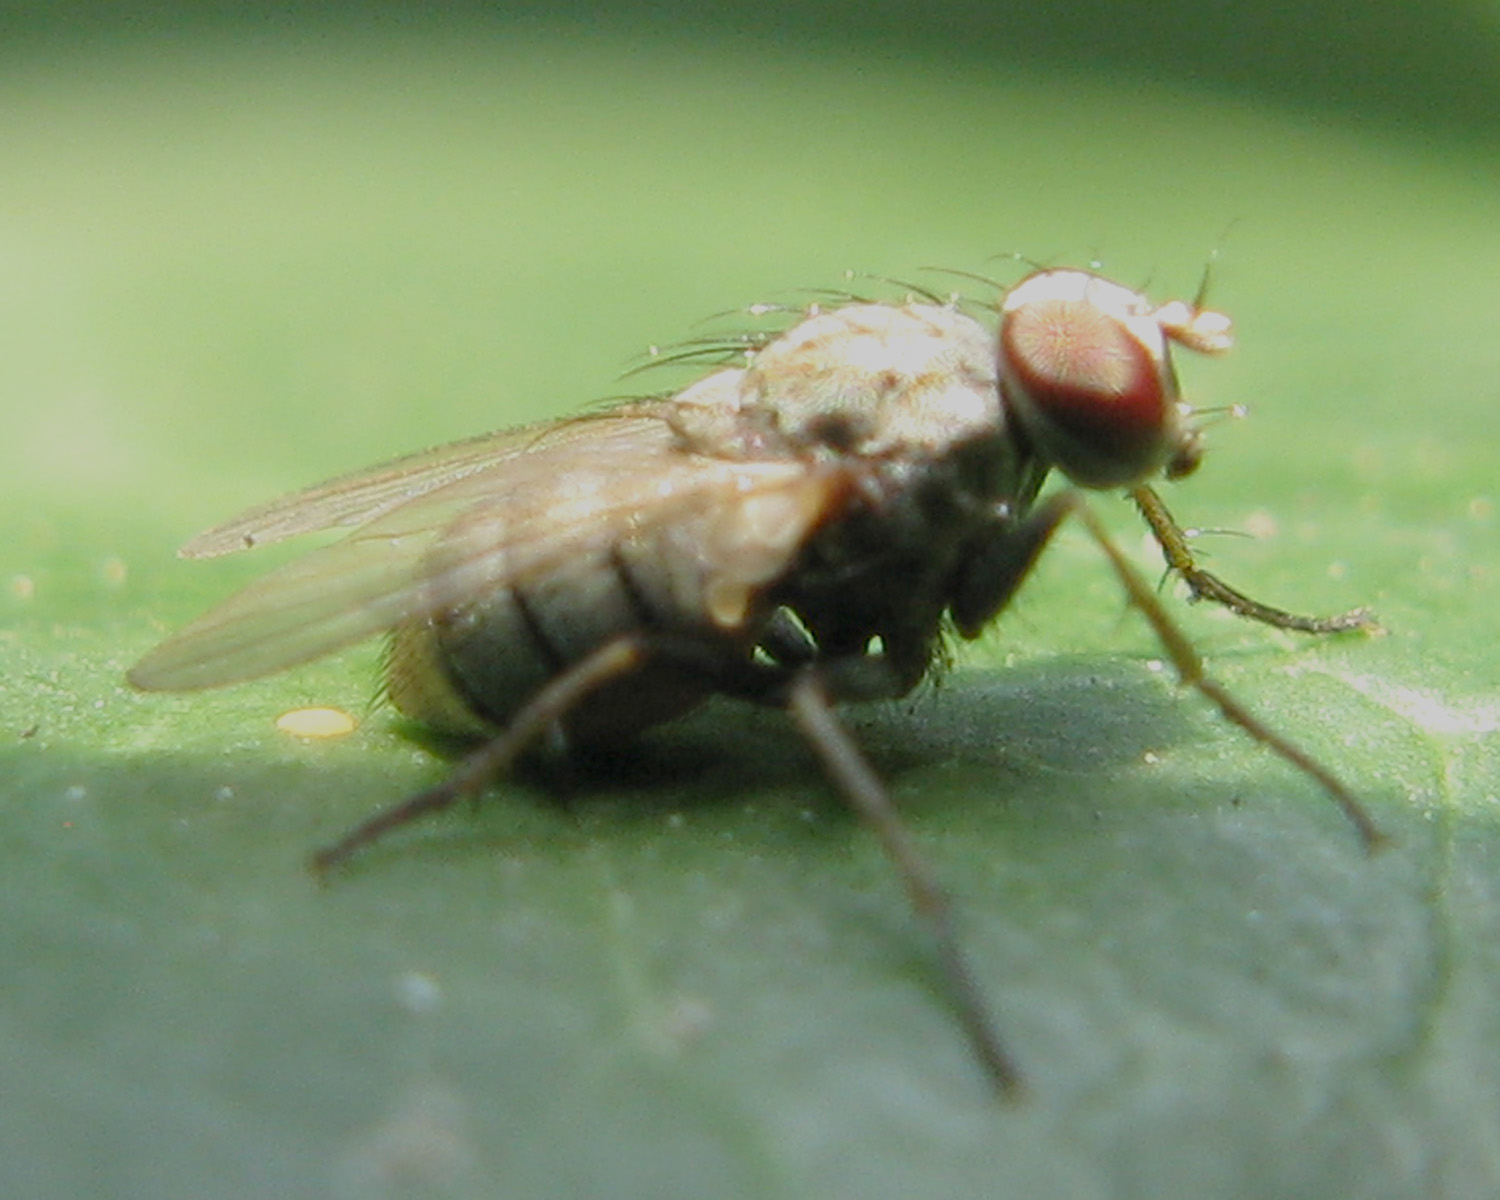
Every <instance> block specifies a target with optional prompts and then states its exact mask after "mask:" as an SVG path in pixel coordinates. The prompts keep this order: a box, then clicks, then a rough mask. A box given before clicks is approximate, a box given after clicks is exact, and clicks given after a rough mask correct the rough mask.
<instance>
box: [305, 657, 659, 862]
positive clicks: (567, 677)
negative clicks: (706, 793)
mask: <svg viewBox="0 0 1500 1200" xmlns="http://www.w3.org/2000/svg"><path fill="white" fill-rule="evenodd" d="M646 657H647V648H646V645H645V643H644V642H643V641H642V640H641V639H639V638H635V637H629V636H627V637H621V638H617V639H615V640H614V641H612V642H608V643H606V644H605V645H604V646H601V647H600V648H599V649H598V650H595V651H594V652H593V653H592V654H590V655H588V656H587V657H586V658H583V659H580V660H579V661H578V662H576V663H574V664H573V665H572V666H570V667H569V668H568V669H567V670H565V671H563V672H562V673H561V674H559V675H557V676H556V677H555V678H553V679H552V680H550V681H549V682H548V683H547V684H546V685H545V686H544V687H543V688H541V690H540V691H538V692H537V694H536V695H535V696H533V697H532V699H531V701H530V702H529V703H528V704H527V705H526V706H525V707H524V708H522V709H521V711H520V712H518V713H517V714H516V715H515V717H514V718H513V719H512V720H511V722H510V724H509V725H507V726H506V727H505V728H504V729H503V730H502V731H501V732H500V733H498V734H497V735H496V736H495V737H493V738H491V739H490V740H489V741H488V742H486V743H485V744H484V745H483V746H481V747H480V748H479V749H478V750H475V751H474V752H473V753H472V754H470V755H469V756H468V757H467V758H466V759H464V760H463V762H461V763H460V764H459V765H458V767H457V768H455V769H454V771H453V772H452V773H451V774H450V775H449V776H448V778H447V779H445V780H443V782H442V783H439V784H436V785H435V786H433V787H430V788H428V789H427V790H426V791H422V792H418V793H417V794H416V795H415V796H411V797H409V798H408V799H406V800H403V801H402V802H401V803H399V804H396V805H394V806H393V807H391V808H387V809H383V810H382V811H380V812H377V813H376V814H375V815H374V816H372V817H370V818H369V819H368V820H367V821H365V822H364V823H363V824H360V825H356V826H355V827H354V828H353V829H351V830H350V831H349V832H348V833H346V834H345V835H344V836H343V837H342V838H340V839H339V840H338V841H336V842H334V843H333V844H332V845H330V846H325V847H324V848H323V849H321V850H319V851H318V852H317V853H316V854H314V855H313V856H312V868H313V870H314V871H315V872H316V873H318V874H322V873H324V872H326V871H328V870H329V869H331V868H333V867H336V866H338V865H339V864H340V863H342V862H344V860H345V859H347V858H349V857H350V856H351V855H353V854H355V853H357V852H358V851H360V850H362V849H363V848H364V847H366V846H368V845H369V844H370V843H372V842H374V841H376V840H378V839H379V838H381V837H383V836H385V834H387V833H389V832H390V831H391V830H393V829H397V828H399V827H401V826H402V825H406V824H408V823H409V822H411V821H415V820H417V819H418V818H419V817H424V816H426V815H427V814H428V813H435V812H441V811H443V810H444V809H447V808H451V807H452V806H453V805H455V804H457V803H458V802H459V801H461V800H464V799H466V798H469V797H472V796H475V795H477V794H478V793H479V792H480V791H481V790H483V788H484V787H485V785H486V784H488V783H489V782H490V781H492V780H493V779H495V778H496V777H497V776H500V775H503V774H504V773H505V772H506V771H508V770H510V768H511V767H512V766H513V765H514V764H515V762H516V760H517V759H518V758H519V757H520V756H521V755H522V754H524V753H525V752H526V751H527V750H529V749H530V748H531V747H532V746H534V745H535V744H536V743H538V742H540V741H542V740H543V739H544V738H545V737H547V736H548V734H549V733H551V732H552V731H553V730H555V729H557V728H558V722H559V721H561V720H562V718H563V717H565V716H566V715H567V714H568V713H569V712H571V711H572V710H573V709H574V708H575V707H576V706H577V705H578V703H579V702H580V701H582V700H583V699H584V698H585V697H587V696H588V695H590V694H591V693H593V692H595V691H597V690H598V689H599V688H601V687H603V686H604V685H605V684H608V683H610V682H612V681H613V680H615V679H618V678H620V677H621V676H622V675H628V674H629V673H630V672H631V671H635V670H638V669H639V668H640V667H641V665H642V663H644V662H645V660H646Z"/></svg>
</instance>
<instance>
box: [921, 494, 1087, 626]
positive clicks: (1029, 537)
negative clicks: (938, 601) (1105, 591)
mask: <svg viewBox="0 0 1500 1200" xmlns="http://www.w3.org/2000/svg"><path fill="white" fill-rule="evenodd" d="M1072 507H1073V502H1072V493H1071V492H1060V493H1058V494H1057V495H1056V496H1053V497H1052V498H1051V499H1049V500H1047V501H1045V502H1043V503H1042V504H1040V505H1038V506H1037V507H1036V508H1035V509H1033V510H1032V511H1031V512H1030V513H1028V514H1027V515H1026V516H1025V517H1023V518H1021V519H1020V520H1016V521H1010V522H1007V523H1005V524H1002V525H999V526H997V528H996V531H995V533H994V534H993V535H992V536H991V538H990V540H989V543H988V544H987V545H985V546H983V547H981V548H980V549H979V550H978V551H977V552H976V553H975V555H974V557H973V558H971V559H970V560H969V562H968V563H967V564H966V565H965V567H964V570H963V574H962V575H961V576H960V577H959V579H958V582H957V584H956V585H955V587H954V589H953V596H952V599H951V600H950V601H949V612H950V613H951V614H952V616H953V624H954V625H955V626H956V627H957V629H958V632H959V633H960V634H962V635H963V636H964V637H966V638H972V637H977V636H978V635H979V632H980V631H981V630H982V629H983V628H984V627H985V626H986V625H988V624H989V623H990V621H992V620H993V619H994V618H995V617H996V616H998V615H999V614H1000V613H1001V612H1002V611H1003V610H1004V608H1005V606H1006V605H1007V604H1009V603H1010V602H1011V598H1012V597H1013V596H1015V594H1016V589H1017V588H1019V587H1020V586H1021V584H1022V583H1023V582H1024V581H1025V579H1026V576H1027V575H1028V574H1030V573H1031V568H1032V567H1034V566H1035V565H1036V560H1037V559H1038V558H1040V557H1041V553H1042V551H1043V550H1045V549H1046V548H1047V543H1048V542H1050V541H1051V540H1052V535H1053V534H1054V533H1056V532H1057V527H1058V526H1059V525H1060V524H1062V521H1063V518H1064V517H1066V516H1067V515H1068V513H1069V512H1071V511H1072Z"/></svg>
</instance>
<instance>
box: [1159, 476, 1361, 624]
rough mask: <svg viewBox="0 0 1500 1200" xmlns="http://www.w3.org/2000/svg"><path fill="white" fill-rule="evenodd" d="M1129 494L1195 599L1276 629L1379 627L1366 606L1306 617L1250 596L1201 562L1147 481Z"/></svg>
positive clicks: (1166, 556) (1173, 567)
mask: <svg viewBox="0 0 1500 1200" xmlns="http://www.w3.org/2000/svg"><path fill="white" fill-rule="evenodd" d="M1130 498H1131V499H1132V500H1134V501H1135V506H1136V507H1137V508H1138V509H1140V510H1141V516H1142V517H1144V518H1145V520H1146V524H1147V525H1149V526H1150V527H1151V533H1152V535H1153V536H1154V537H1155V538H1156V541H1157V543H1158V544H1159V545H1160V546H1161V552H1162V557H1163V558H1165V559H1166V560H1167V567H1168V569H1169V570H1171V571H1175V572H1176V573H1177V574H1178V575H1180V576H1182V579H1183V581H1184V582H1185V583H1186V584H1187V585H1188V587H1189V588H1190V589H1191V590H1192V593H1193V599H1194V600H1212V601H1213V602H1214V603H1215V604H1222V605H1223V606H1224V607H1225V608H1227V609H1228V610H1229V611H1230V612H1232V613H1235V614H1237V615H1239V616H1241V617H1248V618H1249V619H1250V620H1252V621H1260V622H1262V623H1263V624H1266V625H1272V626H1275V627H1276V628H1277V629H1295V630H1297V631H1299V632H1301V633H1345V632H1348V631H1349V630H1352V629H1366V630H1370V631H1372V632H1378V631H1379V629H1380V625H1379V623H1378V622H1377V621H1376V620H1375V617H1374V615H1373V614H1371V612H1370V610H1369V609H1367V608H1355V609H1350V610H1349V611H1348V612H1346V613H1339V614H1338V615H1337V616H1333V617H1304V616H1299V615H1298V614H1296V613H1289V612H1285V611H1283V610H1282V609H1279V608H1273V607H1272V606H1271V605H1269V604H1262V603H1261V602H1260V601H1259V600H1253V599H1251V598H1250V597H1249V596H1247V595H1245V594H1244V593H1243V592H1241V591H1237V590H1236V589H1234V588H1232V587H1230V586H1229V585H1228V584H1227V583H1225V582H1224V581H1223V580H1222V579H1220V578H1219V577H1218V576H1217V575H1213V574H1210V573H1209V572H1208V571H1205V570H1204V569H1203V568H1202V567H1200V566H1199V565H1198V563H1197V561H1196V560H1195V559H1194V558H1193V552H1192V550H1191V549H1189V547H1188V539H1187V534H1186V532H1184V530H1183V528H1182V526H1181V525H1179V524H1177V521H1176V519H1175V518H1174V517H1173V516H1172V514H1171V513H1169V512H1168V511H1167V506H1166V505H1165V504H1163V503H1162V499H1161V497H1160V496H1158V495H1157V494H1156V492H1155V491H1154V490H1153V489H1151V488H1149V487H1145V486H1144V485H1143V486H1141V487H1138V488H1133V489H1131V492H1130Z"/></svg>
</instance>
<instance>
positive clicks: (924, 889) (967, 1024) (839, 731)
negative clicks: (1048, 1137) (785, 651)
mask: <svg viewBox="0 0 1500 1200" xmlns="http://www.w3.org/2000/svg"><path fill="white" fill-rule="evenodd" d="M833 700H834V698H833V697H832V696H831V695H830V694H829V690H828V687H827V685H826V683H825V681H824V680H823V678H822V676H821V672H820V670H819V668H818V667H816V666H812V667H808V668H805V669H803V670H801V671H799V672H798V673H797V675H796V677H795V678H794V679H793V680H792V682H791V685H790V688H789V689H788V691H787V694H786V707H787V711H788V712H789V713H790V714H791V717H792V720H793V721H795V722H796V724H797V727H798V729H799V730H800V731H801V732H802V735H803V737H805V738H806V739H807V742H808V744H809V745H810V746H811V747H812V749H813V752H814V753H815V754H816V755H817V756H818V759H819V760H820V762H821V763H822V766H823V769H824V771H825V772H826V773H827V774H828V777H829V778H830V779H831V780H832V781H833V784H834V787H835V788H836V789H837V791H838V792H839V794H840V795H841V796H843V798H844V799H845V800H846V801H847V802H848V804H849V806H850V807H851V808H853V809H854V810H855V812H857V813H858V814H859V816H860V817H861V818H863V819H864V821H865V822H866V823H867V824H868V825H869V826H870V828H871V829H872V830H873V831H874V833H875V836H876V837H878V838H879V839H880V843H881V846H882V847H883V848H884V850H885V852H886V854H887V856H888V857H889V858H890V859H891V861H892V862H893V863H894V864H895V866H896V869H897V871H898V872H899V873H900V875H901V880H902V882H903V883H904V884H905V886H906V892H907V895H908V897H909V898H910V900H911V904H912V908H913V909H914V910H915V912H916V914H917V917H918V919H919V920H920V921H921V922H922V924H923V925H924V926H925V927H926V929H927V932H928V935H929V936H930V938H931V939H932V944H933V947H934V950H935V952H936V954H937V961H938V967H939V969H940V970H941V972H942V975H943V981H944V984H945V985H946V987H947V989H948V992H949V995H950V998H951V1001H952V1003H953V1005H954V1007H955V1009H956V1010H957V1015H958V1018H959V1020H960V1021H961V1022H962V1024H963V1026H964V1029H965V1031H966V1032H967V1033H968V1036H969V1041H970V1043H971V1044H972V1045H973V1047H974V1051H975V1053H976V1054H977V1055H978V1057H979V1061H980V1063H981V1065H982V1066H983V1067H984V1069H985V1072H986V1073H987V1074H988V1075H989V1077H990V1080H991V1082H992V1083H993V1084H994V1086H995V1089H996V1091H998V1092H999V1093H1000V1094H1001V1095H1002V1096H1005V1097H1007V1098H1016V1097H1018V1096H1019V1095H1020V1094H1021V1092H1022V1090H1023V1081H1022V1077H1021V1072H1020V1070H1019V1069H1018V1068H1017V1067H1016V1065H1015V1063H1014V1061H1013V1060H1012V1059H1011V1056H1010V1054H1009V1052H1008V1051H1007V1050H1006V1048H1005V1046H1004V1044H1003V1043H1002V1042H1001V1040H1000V1035H999V1033H998V1032H997V1031H996V1029H995V1025H994V1022H993V1020H992V1019H991V1017H990V1013H989V1008H988V1005H987V1004H986V1003H985V999H984V994H983V992H982V990H981V989H980V986H979V983H978V981H977V980H976V979H975V977H974V972H973V969H972V968H971V967H970V965H969V960H968V957H967V956H966V955H965V954H964V952H963V947H962V946H961V945H960V943H959V940H958V936H957V934H956V933H955V931H954V928H953V906H952V904H951V902H950V901H949V899H948V894H947V892H945V891H944V890H943V888H942V886H941V885H940V884H939V883H938V881H937V877H936V876H935V875H934V874H933V872H932V869H931V868H930V867H929V866H928V864H927V860H926V859H925V858H924V857H923V856H922V854H921V853H920V852H919V851H918V849H917V846H916V843H915V842H914V841H913V840H912V837H911V834H909V833H908V832H907V829H906V826H905V825H904V824H903V823H902V821H901V818H900V815H899V814H898V813H897V811H896V806H895V804H894V803H892V801H891V798H890V794H889V793H888V792H887V791H886V788H885V785H884V784H882V783H881V782H880V778H879V776H877V775H876V774H875V772H874V770H873V769H872V768H871V766H870V764H869V763H868V762H867V761H866V759H865V756H864V755H863V754H862V753H861V752H860V749H859V747H858V746H857V745H856V744H855V742H854V739H853V738H852V737H850V735H849V732H848V730H847V729H845V728H844V725H843V723H842V722H841V721H840V720H839V719H838V717H837V715H836V714H835V713H834V711H833Z"/></svg>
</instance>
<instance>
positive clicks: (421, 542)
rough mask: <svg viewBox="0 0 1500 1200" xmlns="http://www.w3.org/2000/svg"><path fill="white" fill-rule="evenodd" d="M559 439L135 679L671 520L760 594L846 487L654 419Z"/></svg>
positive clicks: (435, 493) (182, 686)
mask: <svg viewBox="0 0 1500 1200" xmlns="http://www.w3.org/2000/svg"><path fill="white" fill-rule="evenodd" d="M562 434H563V436H559V437H554V436H552V434H551V432H550V431H545V432H542V433H541V434H540V436H534V437H533V438H532V439H531V440H530V441H529V443H528V446H529V448H528V449H527V451H526V452H525V453H511V454H508V455H506V456H505V457H504V458H502V459H500V460H498V461H492V462H491V463H490V464H489V465H488V466H487V467H486V468H485V469H482V470H479V471H476V472H473V473H470V474H469V475H466V476H462V477H460V478H458V479H456V480H454V479H451V478H450V479H449V480H448V481H447V482H445V483H442V484H440V485H437V486H435V487H431V488H429V489H428V490H427V491H426V492H425V493H422V494H419V495H418V496H417V497H416V498H414V499H407V500H404V501H401V502H396V503H394V505H388V506H387V507H386V508H385V509H383V510H381V512H380V515H378V516H377V517H376V518H375V519H374V520H372V521H371V522H370V523H369V524H367V525H365V526H362V527H361V528H359V529H358V530H356V531H355V532H354V533H352V534H351V535H350V536H349V537H347V538H345V539H344V540H343V541H341V542H337V543H335V544H333V545H331V546H326V547H322V548H320V549H317V550H314V551H312V552H310V553H309V554H307V555H305V556H303V557H302V558H300V559H298V560H296V561H294V562H292V563H289V564H288V565H286V566H284V567H282V568H281V569H279V570H277V571H274V572H272V573H271V574H269V575H267V576H265V577H264V578H262V579H260V580H258V581H257V582H255V583H252V584H251V585H250V586H249V587H247V588H245V589H244V590H243V591H240V592H238V593H237V594H235V595H233V596H231V597H230V598H229V599H228V600H226V601H225V602H224V603H222V604H221V605H219V606H218V607H217V608H215V609H212V610H211V611H210V612H208V613H207V614H205V615H204V616H202V617H200V618H199V619H198V620H196V621H194V622H192V623H191V624H190V625H188V626H186V627H185V628H184V629H182V630H181V631H179V632H178V633H176V634H174V635H173V636H172V637H170V638H168V639H167V640H166V641H165V642H163V643H162V644H161V645H160V646H158V647H157V648H156V649H155V650H153V651H151V652H150V653H149V654H148V655H146V657H145V658H143V659H142V660H141V661H140V662H139V663H137V664H136V666H135V667H134V668H133V669H132V670H131V672H130V679H131V682H132V683H134V684H135V685H136V686H137V687H141V688H145V689H148V690H166V691H180V690H190V689H195V688H205V687H215V686H218V685H221V684H226V683H234V682H238V681H240V680H245V679H252V678H256V677H258V676H261V675H267V674H270V673H272V672H274V671H278V670H282V669H283V668H286V667H289V666H293V665H295V664H297V663H301V662H306V661H308V660H309V659H313V658H316V657H319V656H320V655H323V654H326V653H328V652H329V651H331V650H334V649H337V648H339V647H341V646H345V645H348V644H350V643H352V642H355V641H359V640H361V639H363V638H365V637H368V636H370V635H372V634H375V633H379V632H382V631H384V630H387V629H389V628H391V627H392V626H394V625H396V624H398V623H400V622H401V621H404V620H407V619H410V618H413V617H419V616H423V615H427V614H430V613H433V612H437V611H440V610H442V609H445V608H447V607H450V606H452V605H454V604H456V603H462V602H463V601H465V600H468V599H471V598H473V597H475V596H482V595H484V594H485V592H486V591H487V590H488V589H493V588H499V587H506V586H511V585H516V584H521V583H524V582H525V581H526V580H528V579H531V578H535V577H537V576H538V575H542V574H545V573H546V571H547V570H548V569H549V568H552V567H555V566H556V565H557V564H558V563H561V562H564V561H566V560H568V559H569V558H570V557H573V556H580V555H590V554H594V555H607V554H608V552H609V549H610V547H611V546H613V545H614V544H615V543H616V542H617V541H618V540H619V539H620V538H622V537H624V536H640V535H641V534H642V533H643V532H645V531H650V530H654V529H661V528H662V527H663V526H664V525H669V524H675V525H681V526H682V527H683V529H684V530H685V531H687V535H688V536H691V537H692V538H694V539H696V541H695V542H694V543H693V546H694V551H693V552H695V553H701V555H702V556H703V558H704V561H705V563H706V564H707V566H708V568H709V569H710V570H711V572H712V573H713V574H714V576H715V578H716V580H717V581H718V582H719V583H720V584H721V585H724V586H725V587H727V588H728V589H729V590H730V591H732V590H733V589H734V588H735V587H739V588H751V587H754V586H756V585H757V584H759V583H761V582H764V581H765V580H767V579H769V578H771V577H772V576H774V575H775V574H776V573H777V572H779V571H780V570H781V569H783V568H784V566H785V564H786V562H787V559H788V556H789V555H790V554H791V553H792V552H793V551H794V550H795V548H796V547H797V546H798V545H800V543H801V541H802V540H803V538H805V537H806V535H807V533H808V531H809V530H810V529H811V528H812V527H813V526H814V525H815V524H816V523H817V521H818V520H820V519H821V517H822V516H823V515H824V514H825V513H826V511H827V505H828V503H829V501H830V499H831V497H832V496H833V495H834V494H835V492H836V490H837V489H838V488H839V487H840V486H842V484H841V482H840V480H839V479H837V478H835V477H834V475H833V474H832V473H831V472H829V471H826V470H825V471H818V470H811V469H809V467H808V466H807V465H806V464H804V463H798V462H793V461H788V460H777V461H769V462H743V461H730V460H721V459H715V458H709V457H705V456H701V455H697V454H690V453H685V452H683V451H681V450H680V449H679V448H678V447H677V444H676V441H675V436H674V435H673V433H672V432H671V430H670V428H669V427H668V426H667V425H666V424H665V423H664V422H662V421H660V420H657V419H653V418H647V417H638V416H633V417H624V416H617V417H608V418H600V419H597V420H586V421H581V422H573V423H569V424H568V425H565V426H563V427H562ZM502 466H503V468H504V469H503V470H502V469H500V468H501V467H502ZM377 477H378V476H371V477H370V478H372V479H373V478H377ZM315 491H316V489H315Z"/></svg>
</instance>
